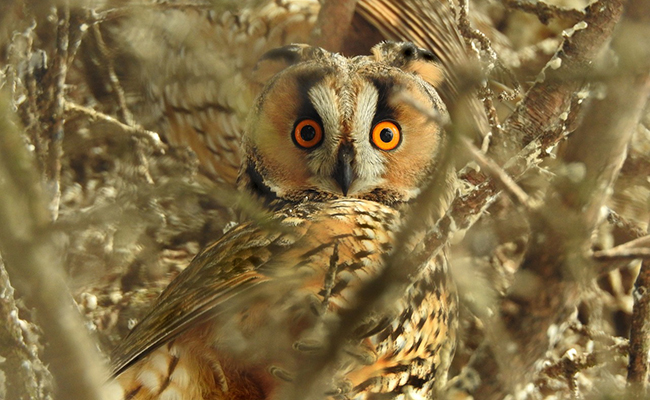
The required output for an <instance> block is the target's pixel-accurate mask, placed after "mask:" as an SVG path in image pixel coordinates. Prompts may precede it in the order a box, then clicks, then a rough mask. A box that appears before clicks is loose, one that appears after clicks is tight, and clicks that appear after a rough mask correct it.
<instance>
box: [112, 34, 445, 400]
mask: <svg viewBox="0 0 650 400" xmlns="http://www.w3.org/2000/svg"><path fill="white" fill-rule="evenodd" d="M256 72H257V73H258V74H259V75H260V78H261V79H264V80H267V83H266V85H265V86H264V88H263V89H262V90H261V93H260V95H259V97H258V98H257V99H256V101H255V103H254V106H253V107H252V109H251V112H250V115H249V117H248V119H247V124H246V129H245V131H244V134H243V138H242V147H241V149H242V150H241V151H242V154H243V155H244V156H243V157H242V164H241V167H240V170H239V176H238V179H237V184H238V187H239V189H240V191H241V192H242V193H245V194H247V195H248V196H250V199H254V201H259V202H260V204H263V207H264V208H265V209H266V210H267V212H266V213H265V214H263V215H262V216H259V215H256V216H255V217H254V218H253V217H251V218H250V219H249V220H248V221H246V222H242V223H241V224H239V225H238V226H236V227H234V228H232V229H231V230H230V231H228V232H227V233H226V234H225V235H224V236H223V237H222V238H220V239H219V240H218V241H216V242H214V243H212V244H210V245H208V246H207V247H206V248H205V249H203V250H202V251H201V252H200V253H199V254H198V255H197V256H196V258H195V259H194V260H193V261H192V262H191V263H190V265H189V266H188V267H187V268H186V269H185V270H184V271H183V272H182V273H181V274H179V276H178V277H177V278H176V279H175V280H174V281H172V283H171V284H170V285H169V286H168V287H167V288H166V289H165V290H164V291H163V293H162V294H161V295H160V297H159V298H158V299H157V301H156V303H155V305H154V306H153V308H152V309H151V311H150V312H149V313H148V314H147V315H146V316H145V317H144V318H143V319H142V320H141V321H140V322H139V324H138V325H136V326H135V328H134V329H133V330H132V331H131V332H130V334H129V335H128V336H127V337H126V338H125V339H124V340H123V341H122V342H121V343H120V345H119V346H118V347H117V348H116V349H115V351H114V354H113V357H112V367H113V374H114V378H115V383H116V384H117V385H118V386H119V388H120V389H119V390H121V398H123V399H133V400H136V399H138V400H144V399H169V400H171V399H174V400H199V399H228V400H231V399H233V400H234V399H249V400H252V399H260V400H261V399H288V398H296V399H306V398H310V399H311V398H313V399H326V398H328V399H357V400H361V399H380V398H381V399H386V398H400V399H407V398H413V396H417V395H420V396H424V397H427V396H435V393H436V392H437V390H439V388H440V387H441V386H442V385H443V384H444V383H445V379H446V374H447V371H448V368H449V364H450V359H451V358H452V356H453V353H454V348H455V336H456V326H457V315H456V314H457V299H456V291H455V288H454V285H453V282H452V281H451V279H450V275H449V271H448V266H447V261H446V257H445V255H444V253H443V252H441V253H439V254H436V255H431V256H430V257H426V258H425V259H424V260H423V261H422V262H421V263H420V264H418V265H416V268H413V269H412V271H414V272H413V273H411V274H409V276H408V277H407V279H406V280H405V282H399V284H396V285H395V286H391V287H389V288H387V289H386V290H390V291H391V293H392V294H391V296H389V298H391V299H393V301H390V302H387V301H384V302H381V301H379V302H376V304H374V305H373V306H372V307H365V308H364V305H365V301H367V297H366V296H367V293H368V292H369V289H368V288H372V287H373V286H372V285H373V284H375V283H376V282H377V278H378V277H380V276H382V274H385V273H386V272H387V271H388V270H389V269H391V268H401V267H402V266H401V265H391V263H394V262H395V261H396V260H407V259H409V254H410V252H415V249H416V248H417V239H416V240H413V236H411V239H410V240H407V241H405V242H404V243H398V241H397V240H398V239H397V238H398V236H403V235H402V233H404V232H406V233H408V229H410V227H409V226H406V224H405V223H404V221H405V220H406V216H407V215H410V214H409V212H410V211H411V210H412V209H413V205H414V204H416V202H418V201H419V197H418V196H419V195H420V193H421V192H422V190H423V189H424V188H426V187H428V185H429V184H431V182H430V180H431V177H432V176H441V174H440V172H441V171H443V172H444V170H445V169H446V168H448V167H447V166H446V165H445V163H444V162H443V161H442V160H443V159H444V157H443V156H444V155H445V149H446V148H447V142H448V140H447V139H446V137H445V133H444V130H443V128H442V126H441V125H440V122H439V121H438V120H433V119H432V118H431V117H430V116H426V115H423V114H422V113H421V110H420V109H419V108H418V107H415V106H414V104H418V105H419V106H421V107H426V108H428V109H430V110H431V111H432V112H434V113H437V114H439V115H441V116H445V115H446V109H445V106H444V104H443V103H442V101H441V100H440V97H439V96H438V94H437V92H436V90H435V88H434V86H433V85H432V83H435V82H437V81H438V78H439V69H438V66H437V64H436V57H435V56H434V55H433V54H432V53H430V52H428V51H425V50H422V49H419V48H417V47H416V46H414V45H413V44H411V43H382V44H379V45H377V46H375V47H374V48H373V49H372V55H371V56H356V57H353V58H346V57H344V56H341V55H339V54H336V53H330V52H328V51H326V50H323V49H321V48H317V47H310V46H307V45H290V46H286V47H281V48H278V49H275V50H271V51H269V52H268V53H266V54H265V55H264V56H263V57H262V59H261V61H260V62H259V64H258V68H257V69H256ZM442 176H444V173H443V174H442ZM443 187H446V186H444V185H443ZM449 191H450V190H448V191H438V192H440V193H438V195H440V196H443V197H444V196H449ZM248 196H245V197H246V198H248ZM250 199H249V201H250ZM441 203H444V202H441ZM440 212H441V211H440V210H436V209H434V210H433V211H431V215H427V216H424V215H423V216H419V215H418V218H420V217H421V218H435V217H436V215H438V214H439V213H440ZM438 216H439V215H438ZM407 236H408V235H407ZM416 236H417V235H416ZM418 237H419V236H418ZM397 248H399V249H400V252H402V253H400V254H399V257H394V256H395V254H394V250H395V249H397ZM359 310H364V311H363V312H360V311H359ZM345 324H348V325H345ZM343 333H345V334H343ZM327 359H330V360H331V362H329V363H323V360H327ZM319 365H321V366H322V365H326V366H328V367H327V368H322V369H321V370H318V366H319ZM310 371H311V372H314V371H316V372H318V374H315V373H311V374H310ZM314 376H317V379H316V378H314Z"/></svg>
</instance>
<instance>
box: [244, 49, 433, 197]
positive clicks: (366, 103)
mask: <svg viewBox="0 0 650 400" xmlns="http://www.w3.org/2000/svg"><path fill="white" fill-rule="evenodd" d="M372 53H373V55H372V56H360V57H354V58H346V57H343V56H341V55H338V54H334V53H330V52H327V51H325V50H323V49H320V48H316V47H309V46H305V45H292V46H287V47H282V48H279V49H276V50H272V51H270V52H268V53H267V54H266V55H265V56H264V57H263V58H262V60H261V61H260V64H259V65H258V69H259V71H258V73H259V74H260V75H262V76H263V75H264V74H266V75H267V76H271V75H272V78H270V80H269V81H268V82H267V83H266V85H265V86H264V89H263V90H262V92H261V94H260V95H259V97H258V99H257V101H256V103H255V106H254V108H253V110H252V111H251V114H250V117H249V120H248V123H247V127H246V131H245V132H244V137H243V146H244V154H245V159H244V161H243V165H242V169H241V171H240V176H239V185H240V187H242V188H246V189H248V190H249V191H252V192H254V193H256V194H257V195H260V196H261V197H263V198H264V199H266V200H270V201H274V200H281V201H285V202H298V201H303V200H305V199H309V200H314V201H320V200H327V199H334V198H340V197H351V198H361V199H368V200H374V201H378V202H381V203H384V204H388V205H397V204H399V203H403V202H408V201H410V200H412V199H413V198H415V197H416V196H417V194H418V193H419V189H420V187H421V186H422V184H423V182H424V181H425V180H426V178H427V176H429V175H430V174H431V172H432V170H433V169H434V168H435V166H436V161H437V159H438V156H439V153H440V152H441V148H442V144H443V141H444V136H443V131H442V128H441V126H440V125H439V124H437V123H436V122H435V121H432V120H431V118H427V117H426V116H425V115H423V114H422V113H421V112H419V111H418V110H417V109H416V107H415V106H414V104H418V105H421V106H424V107H430V108H431V109H432V110H436V111H437V112H438V113H440V114H441V115H442V116H446V109H445V106H444V104H443V103H442V101H441V100H440V98H439V96H438V94H437V92H436V90H435V89H434V87H433V85H432V83H433V84H435V82H437V81H439V80H440V78H441V71H440V70H439V69H438V67H437V65H436V63H435V57H434V56H433V54H431V53H430V52H427V51H425V50H422V49H418V48H416V47H415V46H414V45H413V44H411V43H388V42H387V43H382V44H380V45H377V46H375V47H374V48H373V49H372ZM278 71H279V72H278ZM406 99H409V100H408V101H407V100H406Z"/></svg>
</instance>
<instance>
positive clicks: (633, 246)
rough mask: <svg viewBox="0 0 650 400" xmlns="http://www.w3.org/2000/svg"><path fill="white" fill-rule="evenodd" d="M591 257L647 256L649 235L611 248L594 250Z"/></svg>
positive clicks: (606, 259) (649, 252) (627, 257)
mask: <svg viewBox="0 0 650 400" xmlns="http://www.w3.org/2000/svg"><path fill="white" fill-rule="evenodd" d="M593 257H594V258H595V259H596V260H598V261H608V260H620V259H626V260H629V259H635V258H649V257H650V235H647V236H643V237H640V238H638V239H634V240H632V241H629V242H627V243H624V244H622V245H620V246H616V247H614V248H611V249H607V250H599V251H595V252H594V253H593Z"/></svg>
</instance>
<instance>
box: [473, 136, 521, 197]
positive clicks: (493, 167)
mask: <svg viewBox="0 0 650 400" xmlns="http://www.w3.org/2000/svg"><path fill="white" fill-rule="evenodd" d="M460 142H461V143H462V144H463V146H464V147H465V149H467V150H468V151H469V152H470V154H471V155H472V157H473V159H474V161H476V162H477V163H478V164H479V165H480V166H481V167H482V168H484V169H485V170H486V172H487V173H488V175H490V176H492V177H493V178H494V179H496V181H497V182H498V183H499V184H500V186H501V187H503V188H504V189H505V190H506V192H508V193H509V194H510V195H511V197H512V198H513V199H515V200H516V202H517V203H518V204H519V205H522V206H523V207H524V208H526V209H529V210H530V209H531V208H532V206H531V204H530V199H529V197H528V195H527V194H526V192H524V191H523V189H522V188H521V187H519V185H517V182H515V181H514V180H513V179H512V178H511V177H510V175H508V174H507V173H506V171H504V170H503V168H501V167H500V166H499V165H498V164H497V163H496V162H494V161H493V160H491V159H490V158H488V157H487V156H486V155H485V154H483V153H482V152H481V150H480V149H478V148H477V147H476V146H474V145H473V144H472V142H470V141H469V140H468V139H467V138H461V141H460Z"/></svg>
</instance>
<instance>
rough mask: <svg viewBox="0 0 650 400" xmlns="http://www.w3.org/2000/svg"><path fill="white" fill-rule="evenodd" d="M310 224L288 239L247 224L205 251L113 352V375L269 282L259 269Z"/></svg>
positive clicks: (300, 235) (306, 223)
mask: <svg viewBox="0 0 650 400" xmlns="http://www.w3.org/2000/svg"><path fill="white" fill-rule="evenodd" d="M308 225H309V222H308V221H306V220H303V225H302V226H301V227H297V229H294V230H293V232H291V234H290V235H289V234H286V233H284V232H283V231H282V230H278V229H277V228H275V229H262V228H260V227H259V226H255V225H252V224H247V225H243V226H240V227H237V228H235V229H234V230H233V231H231V232H229V233H228V234H227V235H225V236H224V237H223V238H221V239H220V240H219V241H217V242H215V243H214V244H212V245H211V246H208V247H207V248H206V249H204V250H203V251H202V252H201V253H200V254H199V255H197V256H196V258H194V260H192V262H191V263H190V265H189V266H188V267H187V268H186V269H185V270H184V271H183V272H182V273H181V275H179V276H178V277H177V278H176V279H175V280H174V281H173V282H172V283H171V284H170V285H169V286H168V287H167V288H166V289H165V291H164V292H163V293H162V294H161V295H160V297H159V298H158V299H157V301H156V304H155V306H154V307H153V308H152V310H151V311H150V312H149V313H148V314H147V315H146V316H145V317H144V318H143V319H142V320H141V321H140V322H139V323H138V325H136V327H135V328H134V329H133V330H132V331H131V332H130V333H129V335H128V336H127V337H126V338H125V339H124V340H123V341H122V342H121V343H120V344H119V345H118V347H117V348H116V349H115V350H114V351H113V357H112V364H113V369H112V371H113V376H117V375H119V374H120V373H122V372H123V371H124V370H125V369H127V368H128V367H129V366H131V365H132V364H134V363H135V362H136V361H138V360H139V359H141V358H142V357H143V356H145V355H147V354H148V353H150V352H151V351H153V350H155V349H156V348H157V347H159V346H160V345H162V344H164V343H166V342H168V341H169V340H172V339H174V338H175V337H177V336H178V335H180V334H181V333H183V332H185V331H186V330H187V329H188V328H189V327H190V326H195V324H196V323H197V322H200V321H204V320H207V319H210V318H214V317H217V316H218V315H220V314H222V313H224V312H227V311H228V307H229V306H232V305H233V304H235V303H237V301H236V300H237V299H242V301H245V296H246V294H247V293H248V292H249V291H251V289H253V288H255V287H259V286H260V285H262V284H264V283H267V282H269V281H270V280H271V279H272V278H271V277H269V276H268V275H267V274H265V273H263V272H260V268H263V266H264V265H265V264H266V263H267V262H269V261H270V260H272V259H273V258H274V257H276V256H277V255H278V254H279V253H281V252H284V251H286V250H287V249H289V248H290V246H287V243H293V242H294V240H299V239H300V238H301V237H302V236H303V235H304V233H305V232H306V229H307V227H308Z"/></svg>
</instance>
